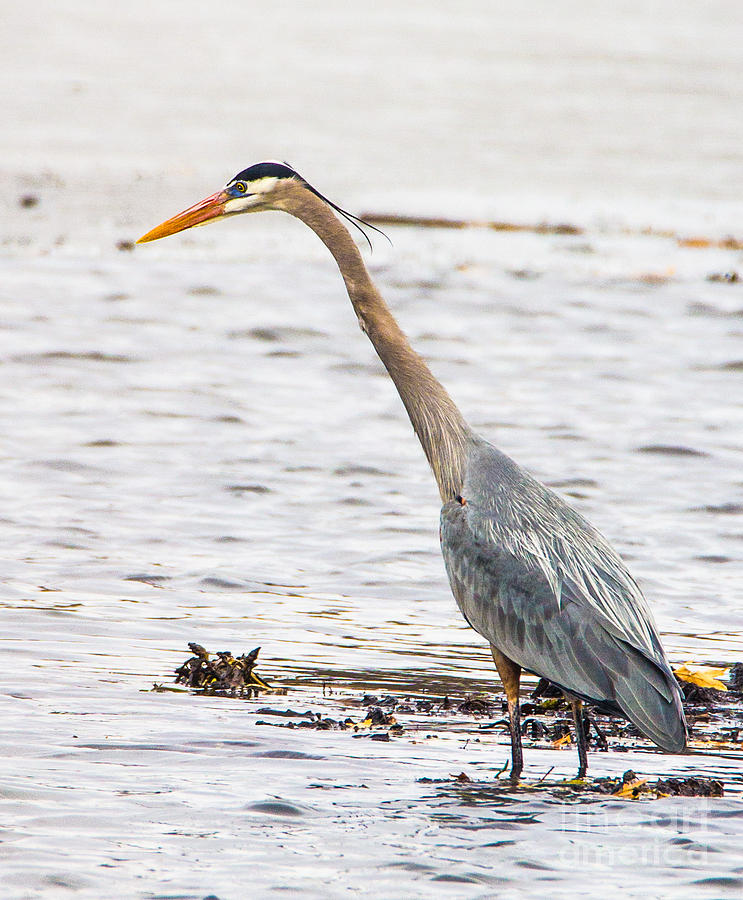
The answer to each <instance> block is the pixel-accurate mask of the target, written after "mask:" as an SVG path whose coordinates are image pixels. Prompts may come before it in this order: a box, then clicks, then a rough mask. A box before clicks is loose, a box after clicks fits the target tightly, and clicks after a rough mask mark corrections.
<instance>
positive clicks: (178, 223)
mask: <svg viewBox="0 0 743 900" xmlns="http://www.w3.org/2000/svg"><path fill="white" fill-rule="evenodd" d="M230 199H232V198H231V196H230V194H228V193H227V192H226V191H217V193H216V194H212V195H211V197H206V198H205V199H204V200H200V201H199V202H198V203H196V204H194V206H190V207H189V208H188V209H186V210H184V211H183V212H182V213H178V215H177V216H173V218H172V219H168V220H167V221H166V222H163V223H162V225H158V226H157V228H153V229H152V231H148V232H147V234H144V235H142V237H141V238H140V239H139V240H138V241H137V243H138V244H146V243H147V242H148V241H156V240H158V238H163V237H167V236H168V235H169V234H177V232H179V231H185V230H186V229H187V228H193V226H194V225H205V224H206V223H207V222H210V221H211V220H212V219H216V218H217V217H218V216H221V215H224V205H225V203H226V202H227V201H228V200H230Z"/></svg>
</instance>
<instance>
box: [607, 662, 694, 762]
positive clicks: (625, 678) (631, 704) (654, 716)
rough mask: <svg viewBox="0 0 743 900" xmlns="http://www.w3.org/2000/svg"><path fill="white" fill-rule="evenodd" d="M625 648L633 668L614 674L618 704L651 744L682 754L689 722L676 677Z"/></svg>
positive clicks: (668, 670)
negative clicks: (685, 714)
mask: <svg viewBox="0 0 743 900" xmlns="http://www.w3.org/2000/svg"><path fill="white" fill-rule="evenodd" d="M623 649H624V650H625V652H626V653H627V656H628V657H629V660H630V665H629V667H628V671H627V672H626V673H617V674H616V675H615V678H614V691H615V697H616V702H617V704H618V705H619V706H620V707H621V709H622V711H623V712H624V714H625V715H626V716H627V718H628V719H629V720H630V721H631V722H632V723H633V724H634V725H636V726H637V727H638V728H639V729H640V731H641V732H642V733H643V734H644V735H645V736H646V737H648V738H650V740H651V741H654V742H655V743H656V744H657V745H658V746H659V747H661V748H662V749H663V750H667V751H668V752H670V753H680V752H681V751H682V750H684V748H685V747H686V719H685V718H684V710H683V707H682V705H681V692H680V691H679V689H678V685H677V684H676V680H675V678H674V677H673V674H672V673H671V671H670V669H666V668H665V667H664V668H661V667H660V666H659V665H657V664H656V663H654V662H653V661H652V660H650V659H648V658H647V657H646V656H643V654H641V653H640V652H639V651H637V650H636V649H635V648H634V647H630V646H629V645H625V647H624V648H623Z"/></svg>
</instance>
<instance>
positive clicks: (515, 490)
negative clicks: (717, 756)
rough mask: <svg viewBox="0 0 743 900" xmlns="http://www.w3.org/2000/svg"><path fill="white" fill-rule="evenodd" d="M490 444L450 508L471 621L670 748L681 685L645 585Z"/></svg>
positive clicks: (452, 553)
mask: <svg viewBox="0 0 743 900" xmlns="http://www.w3.org/2000/svg"><path fill="white" fill-rule="evenodd" d="M486 446H488V445H486ZM489 450H490V451H492V452H488V454H487V456H486V457H485V458H484V459H483V458H480V459H478V458H475V460H474V463H475V464H474V465H470V466H469V469H468V475H467V478H466V480H465V485H464V494H463V500H464V503H460V502H457V501H452V502H450V503H446V504H445V505H444V507H443V509H442V513H441V541H442V552H443V554H444V561H445V564H446V568H447V573H448V575H449V580H450V583H451V585H452V590H453V592H454V595H455V597H456V599H457V603H458V605H459V607H460V609H461V610H462V612H463V614H464V616H465V618H466V619H467V620H468V622H469V623H470V624H471V625H472V627H473V628H475V630H476V631H478V632H480V634H482V635H483V636H484V637H485V638H487V640H489V641H490V643H491V644H493V645H494V646H495V647H497V648H498V649H499V650H500V651H501V652H502V653H504V654H505V655H506V656H508V657H510V658H511V659H512V660H514V662H517V663H519V664H520V665H521V666H523V667H524V668H526V669H529V670H530V671H532V672H535V673H537V674H539V675H542V676H544V677H545V678H549V679H550V680H551V681H553V682H554V683H555V684H558V685H559V686H560V687H562V688H564V689H566V690H569V691H572V692H573V693H575V694H577V695H579V696H582V697H585V698H587V699H592V700H597V701H604V702H609V703H612V704H616V705H617V706H618V707H619V708H620V709H622V710H623V711H624V712H625V714H626V715H627V716H628V717H629V718H630V719H631V720H632V721H633V722H634V723H635V724H636V725H638V727H640V728H641V730H642V731H643V732H644V733H645V734H647V735H648V736H649V737H651V738H652V739H653V740H655V741H656V742H657V743H659V744H660V745H661V746H664V747H666V748H668V749H680V748H681V747H683V745H684V742H685V729H684V724H683V714H682V713H681V707H680V699H679V696H678V688H677V686H676V684H675V680H674V678H673V675H672V674H671V672H670V668H669V666H668V663H667V661H666V659H665V654H664V653H663V649H662V646H661V644H660V639H659V637H658V633H657V631H656V629H655V625H654V623H653V620H652V616H651V613H650V611H649V609H648V608H647V604H646V603H645V600H644V598H643V597H642V594H641V593H640V590H639V588H638V587H637V585H636V584H635V582H634V581H633V580H632V578H631V576H630V575H629V574H628V573H627V571H626V569H625V567H624V565H623V564H622V562H621V560H620V559H619V557H618V556H617V555H616V554H615V553H614V551H612V550H611V548H610V547H609V545H608V544H607V543H606V541H605V540H604V539H603V538H602V537H601V535H599V534H598V532H596V531H595V530H594V529H593V528H591V526H589V525H588V524H587V523H586V522H584V521H583V519H582V518H581V517H580V516H579V515H578V514H577V513H576V512H575V511H574V510H572V509H570V507H569V506H567V504H565V503H564V502H563V501H562V500H560V498H559V497H557V496H556V495H555V494H552V493H551V492H550V491H548V490H547V489H546V488H544V487H543V486H542V485H540V484H539V483H538V482H536V481H535V480H534V479H533V478H531V477H530V476H529V475H527V473H525V472H523V471H522V470H521V469H519V468H518V467H517V466H516V464H515V463H513V461H512V460H509V459H508V458H507V457H503V455H502V454H499V453H498V451H494V450H493V449H492V448H489Z"/></svg>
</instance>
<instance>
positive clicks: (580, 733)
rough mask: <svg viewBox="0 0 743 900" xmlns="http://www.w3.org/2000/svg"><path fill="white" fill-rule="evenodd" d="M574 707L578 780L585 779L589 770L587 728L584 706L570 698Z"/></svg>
mask: <svg viewBox="0 0 743 900" xmlns="http://www.w3.org/2000/svg"><path fill="white" fill-rule="evenodd" d="M568 699H569V700H570V702H571V704H572V707H573V723H574V725H575V743H576V744H577V745H578V778H585V775H586V770H587V769H588V751H587V745H586V728H585V722H584V721H583V704H582V703H581V701H580V700H574V699H573V698H572V697H570V698H568Z"/></svg>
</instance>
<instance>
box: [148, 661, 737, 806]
mask: <svg viewBox="0 0 743 900" xmlns="http://www.w3.org/2000/svg"><path fill="white" fill-rule="evenodd" d="M189 648H190V650H191V652H192V653H193V654H194V655H193V656H192V657H190V658H189V659H187V660H186V661H185V662H184V663H183V664H182V665H181V666H179V667H178V668H177V669H176V673H175V674H176V678H175V680H176V683H177V684H183V685H185V686H186V687H187V688H189V689H191V690H192V691H193V692H194V693H195V694H197V695H198V694H203V695H206V696H211V697H214V696H223V697H230V698H235V697H244V698H246V699H251V700H253V701H257V700H268V699H269V698H270V699H271V701H272V702H270V703H267V704H266V705H262V704H260V703H257V702H254V703H253V704H251V708H250V711H249V712H250V715H251V716H252V717H254V719H255V722H254V724H255V725H256V726H265V727H269V728H279V729H288V730H298V731H301V730H309V731H343V732H348V733H349V735H350V737H351V738H352V739H354V740H366V741H370V742H384V743H389V742H392V741H408V742H411V743H417V742H419V741H428V740H432V739H436V738H439V737H441V736H444V735H446V736H450V737H451V736H459V737H460V738H461V737H463V738H464V745H463V746H464V747H465V748H466V747H467V745H468V744H469V743H470V742H473V743H480V742H482V740H483V739H484V738H485V736H489V737H491V738H492V736H497V735H500V734H502V735H503V736H504V738H505V739H506V740H508V734H509V730H508V729H509V725H508V717H507V702H506V697H505V694H504V693H494V694H489V693H484V692H477V693H464V694H462V695H459V696H457V695H453V694H452V695H451V696H450V695H444V696H431V695H427V696H416V695H415V694H405V693H402V692H399V693H382V694H372V693H363V692H360V691H353V690H350V689H347V688H346V687H344V686H343V685H340V684H336V683H332V684H331V683H329V682H327V681H323V682H322V683H321V686H320V690H319V692H318V693H320V697H316V698H315V699H316V702H315V703H314V704H313V706H311V707H309V708H304V709H296V708H294V707H295V704H294V703H292V700H293V699H294V698H293V697H292V694H293V693H294V692H293V691H292V689H291V688H289V687H283V686H281V684H279V683H277V682H274V683H273V684H270V683H269V682H268V681H266V680H265V679H264V678H263V677H262V676H260V675H258V673H257V672H256V671H255V670H256V667H257V662H258V653H259V649H260V648H255V649H253V650H252V651H250V652H249V653H246V654H242V655H240V656H234V655H233V654H232V653H231V652H230V651H218V652H217V653H213V654H212V653H209V652H208V651H207V650H206V649H205V648H204V647H202V646H201V645H199V644H195V643H191V644H189ZM678 671H679V672H681V673H682V674H681V675H678V674H677V676H676V677H677V681H678V683H679V687H680V688H681V692H682V695H683V698H684V711H685V713H686V718H687V724H688V727H689V744H688V750H689V752H690V753H692V754H695V755H700V756H715V755H719V756H722V757H725V756H727V755H732V756H734V757H735V756H737V755H738V754H740V753H743V664H742V663H736V664H733V665H730V666H724V665H716V666H714V667H713V666H689V665H684V666H681V667H679V668H678ZM723 673H724V674H725V676H726V677H727V678H728V680H729V685H730V686H729V687H728V686H727V685H725V684H723V683H722V682H720V681H719V679H718V678H717V677H716V676H717V675H720V674H723ZM708 685H714V686H708ZM155 689H156V690H162V691H167V690H172V689H173V688H168V687H164V686H162V685H156V686H155ZM301 693H302V695H303V696H302V699H303V701H307V700H310V702H311V701H312V694H311V693H310V692H308V691H307V689H306V688H305V689H304V690H303V691H301ZM279 697H281V698H287V699H286V700H283V699H282V700H281V701H278V698H279ZM274 698H275V700H274ZM276 701H278V702H276ZM302 705H304V703H303V704H302ZM313 707H314V708H313ZM521 716H522V720H521V729H522V738H523V740H524V745H525V747H526V748H527V750H528V749H529V748H532V749H542V750H555V751H564V750H569V749H571V748H574V737H573V728H574V726H573V722H572V719H571V708H570V704H569V703H568V701H567V700H566V699H565V697H564V696H563V694H562V692H561V691H560V690H559V689H558V688H556V687H555V686H554V685H552V684H551V683H550V682H549V681H547V680H546V679H540V680H539V682H538V683H537V685H536V687H535V688H534V689H533V690H532V691H531V692H530V693H528V694H526V693H525V694H524V699H523V702H522V704H521ZM584 716H585V725H586V734H587V736H588V746H589V750H590V751H592V753H591V757H590V759H589V765H590V767H591V768H593V769H594V772H600V771H601V769H602V765H601V755H602V754H610V755H613V754H626V753H628V752H630V751H632V750H635V749H638V748H642V749H643V750H644V751H645V752H647V751H648V750H650V751H651V752H652V748H653V746H654V745H653V744H652V743H651V742H650V741H648V740H647V739H646V738H644V737H643V736H642V735H641V734H640V732H639V731H638V729H637V728H635V726H634V725H633V724H632V723H631V722H628V721H626V720H623V719H620V718H618V717H615V716H608V715H604V714H602V713H600V712H599V711H597V710H595V709H593V708H591V707H590V706H589V705H588V704H586V705H585V706H584ZM561 762H562V761H561ZM508 767H509V761H508V759H506V762H505V763H504V765H503V766H502V767H501V768H497V767H496V768H495V770H494V774H493V775H491V776H490V779H489V780H491V783H492V780H495V781H497V782H498V783H499V785H502V787H503V788H504V789H506V790H508V789H510V790H514V791H518V790H531V791H533V790H543V791H546V792H549V793H550V794H551V795H553V796H554V797H556V798H557V799H563V800H566V801H570V802H574V801H575V800H577V799H580V798H581V797H588V796H590V795H595V796H611V797H614V798H617V799H624V800H637V799H645V800H648V799H662V798H666V797H707V798H715V797H722V796H724V795H725V784H724V783H723V781H722V780H720V779H717V778H709V777H707V776H705V775H704V774H703V772H704V768H705V767H704V765H703V761H702V760H700V766H699V774H692V775H687V776H683V775H679V774H678V773H677V774H673V773H669V774H667V775H661V776H660V777H657V778H654V779H651V778H650V777H643V776H642V775H641V774H640V775H638V774H637V773H636V772H635V771H634V770H632V769H627V770H625V771H624V772H623V773H622V774H621V775H615V776H602V775H594V774H591V775H589V776H588V777H587V778H583V779H578V778H574V779H556V778H553V779H550V777H549V776H550V774H551V772H552V769H550V770H548V772H547V773H546V774H545V775H543V776H542V777H541V778H539V779H538V780H529V779H528V775H527V776H526V778H524V779H522V780H521V781H520V782H519V784H513V783H511V781H510V779H509V778H508ZM419 781H420V783H422V784H445V783H455V784H459V785H470V786H471V787H472V788H473V789H476V788H477V783H478V778H477V776H474V777H472V776H470V775H469V774H468V773H467V772H466V771H461V772H459V773H458V774H452V775H451V776H449V777H448V778H436V779H434V778H430V777H424V778H421V779H419Z"/></svg>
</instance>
